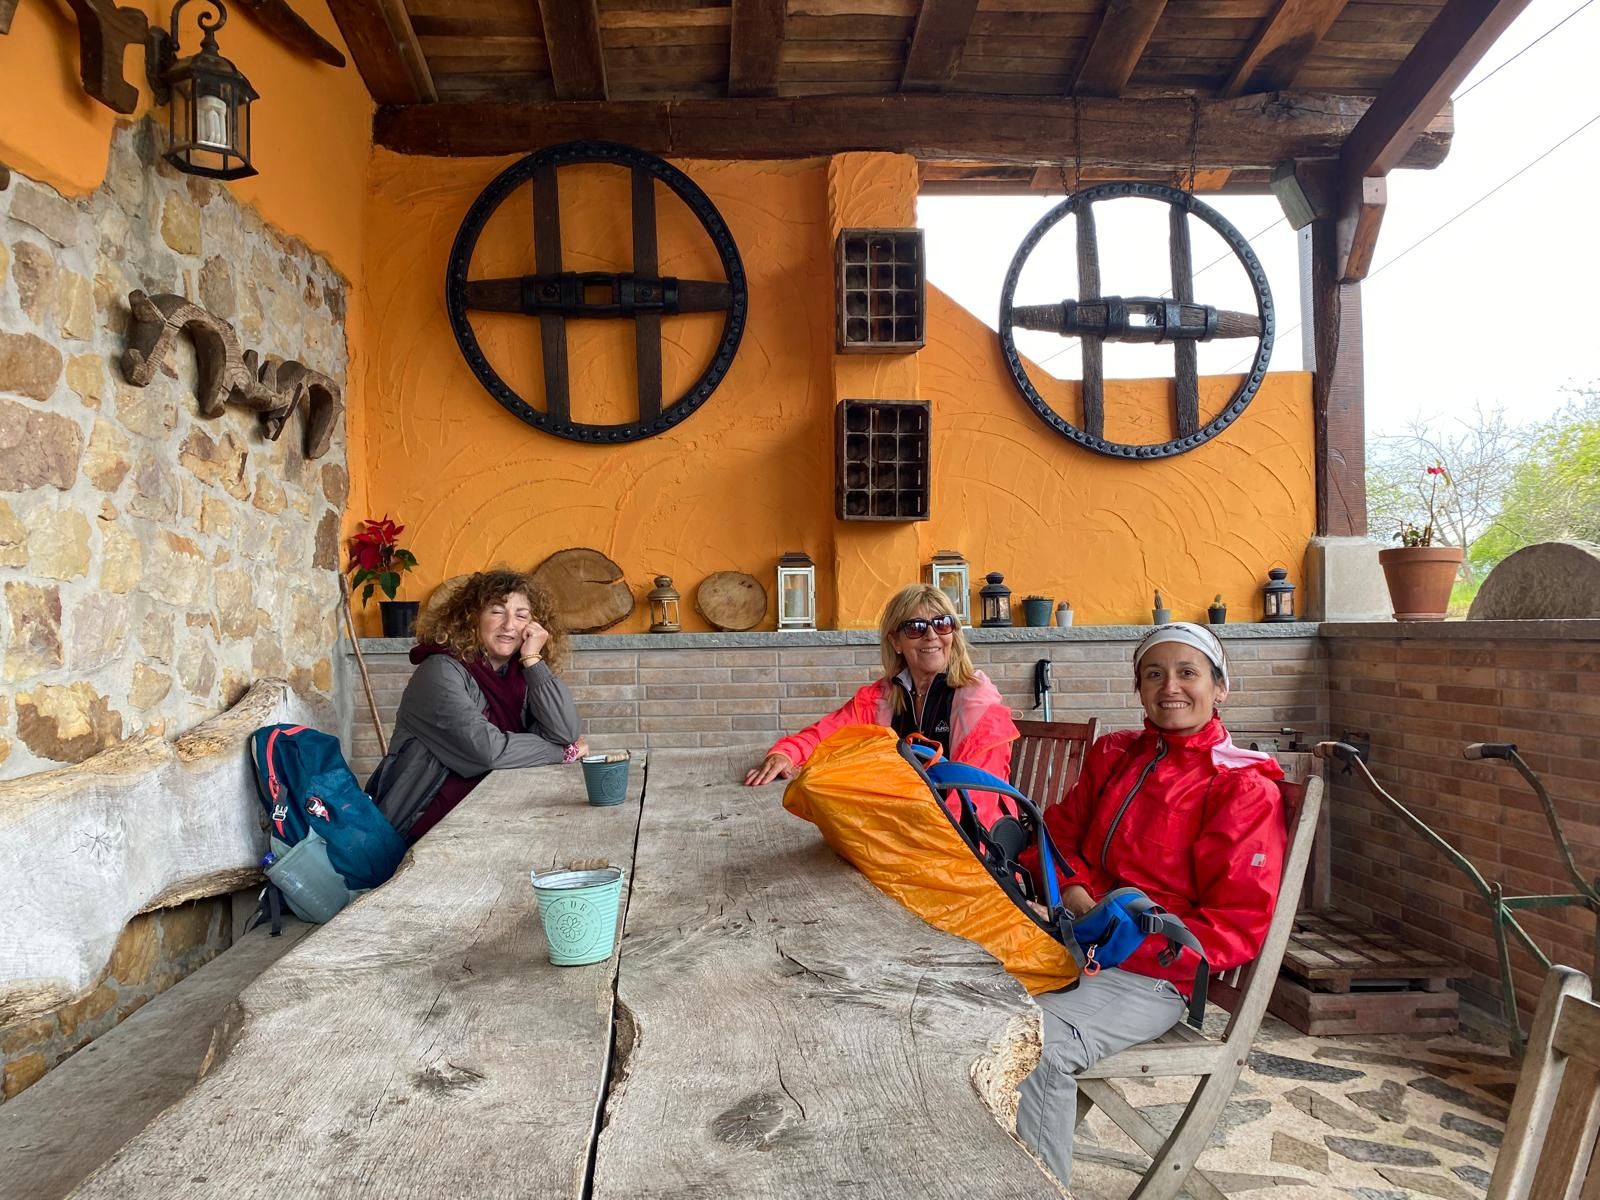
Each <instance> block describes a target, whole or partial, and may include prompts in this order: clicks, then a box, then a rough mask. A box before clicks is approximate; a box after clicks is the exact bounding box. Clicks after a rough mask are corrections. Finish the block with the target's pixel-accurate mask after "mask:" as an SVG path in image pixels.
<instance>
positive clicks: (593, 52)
mask: <svg viewBox="0 0 1600 1200" xmlns="http://www.w3.org/2000/svg"><path fill="white" fill-rule="evenodd" d="M539 16H540V18H541V19H542V20H543V21H544V44H545V48H546V49H547V50H548V52H549V55H550V79H551V82H552V84H553V85H554V87H555V94H556V99H557V100H604V99H605V98H606V60H605V49H604V47H603V46H602V44H601V42H600V9H599V6H598V4H597V2H596V0H539Z"/></svg>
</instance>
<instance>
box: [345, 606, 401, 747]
mask: <svg viewBox="0 0 1600 1200" xmlns="http://www.w3.org/2000/svg"><path fill="white" fill-rule="evenodd" d="M339 594H340V595H341V596H343V597H344V602H343V603H342V604H340V605H339V607H340V608H342V609H343V610H344V627H345V628H346V629H348V630H349V631H350V648H351V649H353V650H354V651H355V652H356V668H357V669H358V670H359V671H360V672H361V687H362V690H364V691H365V692H366V693H367V707H368V708H369V709H370V710H371V711H372V724H373V727H374V728H376V729H377V731H378V756H379V757H380V758H387V757H388V756H389V739H388V738H386V737H384V736H383V720H382V719H381V718H380V717H379V716H378V701H377V698H376V697H375V696H373V694H372V680H371V678H370V677H368V675H367V660H366V659H365V658H363V657H362V655H361V639H359V638H358V637H356V619H355V617H353V616H351V615H350V603H351V600H352V597H351V595H350V581H349V580H348V579H346V578H345V577H344V576H343V575H340V576H339Z"/></svg>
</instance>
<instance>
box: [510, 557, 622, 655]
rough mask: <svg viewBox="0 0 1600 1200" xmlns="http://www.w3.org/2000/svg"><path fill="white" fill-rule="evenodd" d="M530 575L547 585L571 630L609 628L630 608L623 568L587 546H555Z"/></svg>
mask: <svg viewBox="0 0 1600 1200" xmlns="http://www.w3.org/2000/svg"><path fill="white" fill-rule="evenodd" d="M533 579H534V582H535V583H538V584H539V585H540V586H541V587H545V588H548V589H549V591H550V595H551V596H552V597H553V598H554V599H555V602H556V612H558V613H560V614H561V620H562V622H563V624H565V625H566V627H567V630H568V631H569V632H571V633H595V632H597V631H598V630H601V629H610V628H611V627H612V626H613V625H615V624H616V623H617V622H618V621H620V620H622V619H623V618H624V617H626V616H627V615H628V614H629V613H631V612H632V611H633V589H632V588H630V587H629V586H628V582H627V580H626V579H624V578H623V577H622V568H621V567H619V566H617V564H616V563H614V562H612V561H611V560H610V559H609V558H607V557H606V556H605V555H604V554H601V553H600V551H598V550H591V549H589V548H588V547H587V546H575V547H573V548H572V549H570V550H557V551H556V552H555V553H554V554H552V555H551V556H550V557H549V558H547V559H545V560H544V561H543V562H542V563H540V564H539V565H538V566H537V567H536V568H534V571H533Z"/></svg>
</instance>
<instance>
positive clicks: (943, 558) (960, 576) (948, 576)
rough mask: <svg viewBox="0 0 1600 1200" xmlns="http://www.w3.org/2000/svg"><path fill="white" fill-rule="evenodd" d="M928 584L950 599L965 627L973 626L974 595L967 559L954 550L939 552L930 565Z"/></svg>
mask: <svg viewBox="0 0 1600 1200" xmlns="http://www.w3.org/2000/svg"><path fill="white" fill-rule="evenodd" d="M928 582H929V583H931V584H933V586H934V587H936V588H938V589H939V590H940V591H941V592H943V593H944V594H945V595H946V596H949V597H950V603H951V604H953V605H955V610H956V616H957V617H958V618H959V619H960V621H961V623H962V624H963V625H971V624H972V601H971V594H972V593H971V584H970V581H969V579H968V576H967V560H966V559H964V558H962V557H961V555H960V554H959V553H957V552H956V551H954V550H941V551H939V553H937V554H935V555H934V556H933V561H932V562H931V563H929V564H928Z"/></svg>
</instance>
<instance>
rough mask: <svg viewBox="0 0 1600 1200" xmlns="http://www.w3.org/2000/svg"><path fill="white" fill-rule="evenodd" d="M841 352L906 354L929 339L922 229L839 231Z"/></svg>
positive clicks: (837, 290) (837, 267)
mask: <svg viewBox="0 0 1600 1200" xmlns="http://www.w3.org/2000/svg"><path fill="white" fill-rule="evenodd" d="M834 275H835V280H836V286H835V289H834V291H835V297H836V300H837V305H836V307H837V310H838V328H837V338H836V344H837V346H838V349H839V353H841V354H860V353H891V354H892V353H904V352H909V351H912V350H920V349H922V345H923V342H924V341H925V340H926V325H927V321H926V314H927V303H928V292H927V272H926V271H925V270H924V269H923V244H922V230H920V229H841V230H840V231H839V240H838V242H837V243H836V244H835V263H834Z"/></svg>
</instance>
